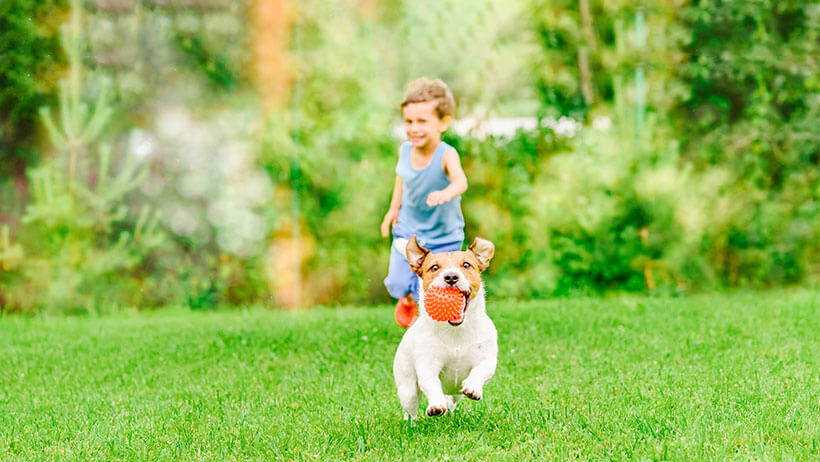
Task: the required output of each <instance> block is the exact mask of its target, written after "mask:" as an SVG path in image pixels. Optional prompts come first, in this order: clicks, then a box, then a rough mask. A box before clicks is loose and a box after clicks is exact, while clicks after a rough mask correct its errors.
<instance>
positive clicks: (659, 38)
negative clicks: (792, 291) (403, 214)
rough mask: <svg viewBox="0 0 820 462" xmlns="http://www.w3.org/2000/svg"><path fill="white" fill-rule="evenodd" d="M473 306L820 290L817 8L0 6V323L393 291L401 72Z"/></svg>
mask: <svg viewBox="0 0 820 462" xmlns="http://www.w3.org/2000/svg"><path fill="white" fill-rule="evenodd" d="M419 76H427V77H430V78H441V79H443V80H444V81H445V82H447V83H448V85H449V86H450V88H451V89H452V91H453V93H454V95H455V98H456V103H457V107H456V119H457V120H456V123H455V124H454V125H453V126H452V127H451V129H450V130H449V131H448V132H447V133H446V135H445V140H446V141H447V142H449V143H450V144H452V145H454V146H455V147H456V148H457V149H458V151H459V153H460V154H461V158H462V162H463V164H464V167H465V171H466V173H467V177H468V180H469V183H470V188H469V190H468V191H467V192H466V193H465V195H464V199H463V209H464V214H465V218H466V221H467V236H468V238H467V239H468V240H471V239H472V238H473V237H474V236H482V237H485V238H488V239H490V240H492V241H493V242H495V244H496V249H497V252H496V257H495V259H494V260H493V264H492V265H491V267H490V269H489V270H488V273H487V274H486V279H487V285H488V287H489V292H490V296H492V297H505V298H522V299H525V298H535V297H550V296H562V295H574V294H590V293H610V292H623V291H629V292H644V293H646V292H651V293H662V294H681V293H691V292H698V291H714V290H724V289H731V288H737V287H753V288H768V287H775V286H789V285H801V284H802V285H807V284H808V285H810V284H815V283H816V282H817V280H818V275H820V252H818V251H819V250H820V213H818V212H819V210H818V208H819V207H820V182H819V181H818V180H819V179H820V178H818V176H819V173H820V170H818V164H819V163H820V4H818V3H811V2H806V1H798V0H780V1H775V0H723V1H709V0H703V1H683V0H680V1H663V0H647V1H644V2H629V1H603V0H552V1H549V0H532V1H524V0H438V1H426V0H425V1H413V2H409V1H399V0H385V1H375V0H337V1H330V0H300V1H294V0H244V1H239V0H236V1H229V0H86V1H81V0H36V1H35V0H5V1H4V2H2V3H0V307H2V308H1V309H2V311H5V312H55V313H102V312H106V311H111V310H119V309H132V308H140V309H144V308H153V307H158V306H166V305H178V306H188V307H191V308H192V309H209V308H213V307H218V306H223V305H246V304H261V305H264V306H271V307H285V308H287V307H304V306H313V305H317V304H324V305H342V304H359V305H361V304H375V303H384V302H388V301H389V300H390V299H389V296H388V294H387V292H386V290H385V289H384V286H383V283H382V280H383V279H384V277H385V275H386V272H387V260H388V255H389V242H388V241H387V240H386V239H383V238H381V236H380V233H379V224H380V222H381V220H382V217H383V216H384V213H385V212H386V211H387V207H388V204H389V202H390V194H391V191H392V186H393V183H394V178H395V176H394V175H395V174H394V167H395V162H396V151H397V147H398V143H399V142H400V141H401V136H402V134H401V129H400V121H401V119H400V111H399V103H400V101H401V99H402V96H403V90H404V87H405V85H406V84H407V82H408V81H410V80H412V79H414V78H416V77H419Z"/></svg>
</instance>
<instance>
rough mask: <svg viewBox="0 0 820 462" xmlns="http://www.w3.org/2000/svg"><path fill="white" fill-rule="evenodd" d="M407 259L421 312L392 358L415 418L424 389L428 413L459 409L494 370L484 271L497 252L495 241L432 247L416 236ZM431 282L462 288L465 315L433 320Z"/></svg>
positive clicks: (408, 412)
mask: <svg viewBox="0 0 820 462" xmlns="http://www.w3.org/2000/svg"><path fill="white" fill-rule="evenodd" d="M405 253H406V255H407V261H408V262H409V263H410V268H411V269H412V270H413V272H414V273H416V274H417V275H418V276H419V277H420V278H421V287H420V292H421V293H420V294H419V309H418V318H417V319H416V320H415V322H414V323H413V325H411V326H410V328H408V329H407V332H405V333H404V336H403V337H402V339H401V342H400V343H399V347H398V349H397V350H396V356H395V358H394V360H393V378H394V379H395V382H396V392H397V393H398V396H399V402H400V403H401V407H402V409H404V413H405V418H406V419H411V420H415V419H416V418H417V414H418V408H419V390H421V392H422V393H424V395H425V396H426V397H427V403H428V406H427V410H426V413H427V415H428V416H440V415H443V414H445V413H446V412H447V411H450V412H452V411H454V410H455V408H456V404H457V403H458V402H459V400H461V398H462V396H466V397H468V398H471V399H474V400H480V399H481V398H482V395H483V389H484V385H485V384H486V383H487V382H488V381H489V380H490V378H492V376H493V374H494V373H495V368H496V363H497V361H498V333H497V331H496V329H495V325H494V324H493V322H492V320H490V318H489V317H488V316H487V313H486V308H485V294H484V284H483V282H482V280H481V272H482V271H484V270H485V269H487V266H489V264H490V260H491V259H492V258H493V254H494V253H495V246H494V245H493V243H492V242H490V241H488V240H485V239H481V238H476V239H475V240H474V241H473V243H472V244H471V245H470V247H469V248H468V249H467V251H466V252H443V253H435V254H434V253H431V252H430V251H429V250H427V249H425V248H424V247H422V246H420V245H419V243H418V240H417V239H416V236H415V235H414V236H413V237H411V238H410V240H409V241H408V242H407V246H406V251H405ZM430 287H447V288H457V289H459V290H461V292H462V294H463V295H464V297H465V303H464V308H462V311H461V316H460V318H458V319H456V320H450V321H446V322H439V321H434V320H433V319H432V318H431V317H430V316H429V315H428V314H427V313H426V311H425V309H424V292H425V291H427V290H428V289H429V288H430Z"/></svg>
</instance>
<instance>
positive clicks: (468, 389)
mask: <svg viewBox="0 0 820 462" xmlns="http://www.w3.org/2000/svg"><path fill="white" fill-rule="evenodd" d="M461 392H462V393H464V396H466V397H468V398H470V399H474V400H476V401H478V400H480V399H481V393H482V389H481V387H480V386H476V385H470V384H467V383H463V384H462V387H461Z"/></svg>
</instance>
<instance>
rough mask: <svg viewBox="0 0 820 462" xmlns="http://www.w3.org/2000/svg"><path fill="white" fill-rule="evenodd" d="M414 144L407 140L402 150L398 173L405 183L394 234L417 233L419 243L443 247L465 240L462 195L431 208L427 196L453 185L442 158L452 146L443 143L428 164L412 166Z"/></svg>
mask: <svg viewBox="0 0 820 462" xmlns="http://www.w3.org/2000/svg"><path fill="white" fill-rule="evenodd" d="M412 147H413V144H412V143H410V142H409V141H405V142H404V143H402V145H401V150H400V151H399V162H398V164H396V174H397V175H398V176H399V177H400V178H401V181H402V183H403V185H402V186H403V188H402V196H401V209H400V210H399V220H398V223H397V224H396V226H395V227H394V228H393V235H394V236H396V237H401V238H405V239H409V238H410V236H412V235H413V234H415V235H416V237H417V239H418V241H419V244H421V245H422V246H424V245H432V246H440V245H442V244H451V243H455V242H461V241H463V240H464V216H463V215H462V213H461V196H460V195H459V196H456V197H455V198H453V199H452V200H450V201H449V202H445V203H443V204H440V205H437V206H435V207H430V206H428V205H427V196H428V195H429V194H430V193H431V192H433V191H440V190H442V189H444V188H446V187H447V186H449V185H450V179H449V178H447V174H446V173H444V169H443V168H442V165H441V161H442V157H443V155H444V152H445V151H448V150H450V149H452V146H450V145H449V144H447V143H445V142H443V141H442V142H441V143H440V144H439V145H438V147H437V148H436V150H435V152H434V153H433V158H432V159H431V160H430V163H428V164H427V166H425V167H422V168H413V165H412V164H411V163H410V155H411V154H410V150H411V149H412Z"/></svg>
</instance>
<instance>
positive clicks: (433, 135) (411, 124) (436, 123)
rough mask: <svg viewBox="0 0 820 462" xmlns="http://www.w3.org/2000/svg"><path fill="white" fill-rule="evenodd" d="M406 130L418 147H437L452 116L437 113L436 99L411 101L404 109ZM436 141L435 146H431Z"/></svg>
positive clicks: (411, 140) (409, 137) (408, 136)
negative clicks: (441, 115)
mask: <svg viewBox="0 0 820 462" xmlns="http://www.w3.org/2000/svg"><path fill="white" fill-rule="evenodd" d="M402 115H403V116H404V132H405V133H406V134H407V138H408V139H409V140H410V142H411V143H413V146H415V147H416V148H418V149H423V148H431V147H432V148H435V147H436V146H438V143H439V142H440V141H441V134H442V133H444V131H445V130H447V127H449V126H450V116H445V117H444V118H443V119H439V118H438V114H436V101H424V102H421V103H410V104H408V105H406V106H404V109H403V110H402ZM433 143H435V146H431V145H432V144H433Z"/></svg>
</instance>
